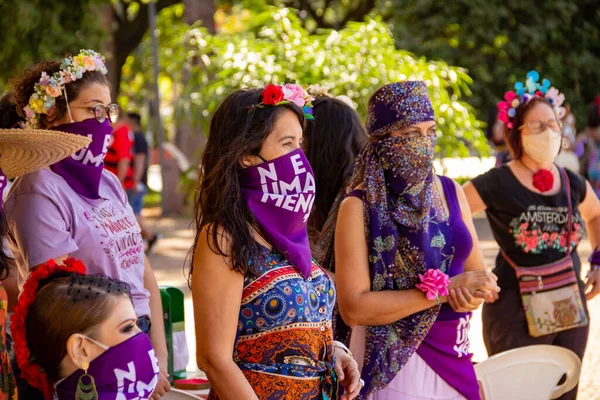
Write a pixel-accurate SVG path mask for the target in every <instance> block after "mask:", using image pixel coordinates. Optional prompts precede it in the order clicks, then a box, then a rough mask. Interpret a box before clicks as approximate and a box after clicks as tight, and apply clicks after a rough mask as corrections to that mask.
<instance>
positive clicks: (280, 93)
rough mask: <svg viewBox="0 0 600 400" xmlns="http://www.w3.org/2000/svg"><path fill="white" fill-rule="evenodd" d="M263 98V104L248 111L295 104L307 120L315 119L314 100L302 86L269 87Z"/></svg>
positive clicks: (293, 84)
mask: <svg viewBox="0 0 600 400" xmlns="http://www.w3.org/2000/svg"><path fill="white" fill-rule="evenodd" d="M262 96H263V97H262V102H260V103H258V104H257V105H256V106H250V107H248V109H249V110H252V109H253V108H254V107H258V108H263V107H264V106H279V105H282V104H290V103H294V104H295V105H297V106H298V107H300V108H302V111H303V112H304V116H305V117H306V119H311V120H312V119H315V117H314V116H313V105H312V101H313V100H314V99H313V98H312V96H310V95H309V94H308V93H307V92H306V91H305V90H304V89H303V88H302V86H300V85H297V84H295V83H286V84H285V85H267V87H265V90H263V92H262Z"/></svg>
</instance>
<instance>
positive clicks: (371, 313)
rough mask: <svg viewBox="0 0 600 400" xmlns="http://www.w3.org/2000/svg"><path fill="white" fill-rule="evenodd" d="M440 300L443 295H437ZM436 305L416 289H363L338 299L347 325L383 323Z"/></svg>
mask: <svg viewBox="0 0 600 400" xmlns="http://www.w3.org/2000/svg"><path fill="white" fill-rule="evenodd" d="M440 300H441V301H442V302H446V298H444V297H441V298H440ZM435 305H436V300H428V299H427V297H425V294H424V293H423V292H421V291H420V290H418V289H408V290H383V291H378V292H365V293H362V294H360V295H358V296H356V298H354V299H352V300H348V299H344V301H343V302H342V301H340V302H339V307H340V312H341V314H342V318H343V319H344V321H345V322H346V324H348V325H349V326H366V325H369V326H374V325H387V324H391V323H393V322H396V321H398V320H400V319H402V318H406V317H408V316H409V315H412V314H415V313H417V312H420V311H423V310H426V309H428V308H431V307H433V306H435Z"/></svg>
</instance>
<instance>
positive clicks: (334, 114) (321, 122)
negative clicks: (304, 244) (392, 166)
mask: <svg viewBox="0 0 600 400" xmlns="http://www.w3.org/2000/svg"><path fill="white" fill-rule="evenodd" d="M313 106H314V108H313V113H314V117H315V119H314V121H309V122H308V123H307V126H306V130H305V131H304V144H303V148H304V151H305V153H306V158H308V161H309V162H310V165H311V167H312V169H313V172H314V174H315V184H316V191H317V197H316V199H315V204H314V207H313V210H312V213H311V215H310V218H309V220H308V226H309V230H310V231H311V232H319V231H320V230H321V229H322V228H323V224H324V223H325V221H326V220H327V216H328V214H329V210H330V209H331V206H332V205H333V202H334V200H335V198H336V197H337V195H338V193H339V192H340V190H342V188H343V187H344V186H345V185H346V183H347V182H348V179H349V178H350V176H351V175H352V168H353V166H354V160H355V159H356V157H357V156H358V154H359V153H360V151H361V150H362V149H363V147H364V146H365V144H366V143H367V132H366V130H365V128H364V126H363V124H362V122H361V121H360V118H359V117H358V114H357V113H356V111H355V110H354V109H353V108H352V107H350V106H349V105H348V104H346V103H344V102H343V101H341V100H339V99H335V98H331V97H318V98H317V99H315V100H314V101H313Z"/></svg>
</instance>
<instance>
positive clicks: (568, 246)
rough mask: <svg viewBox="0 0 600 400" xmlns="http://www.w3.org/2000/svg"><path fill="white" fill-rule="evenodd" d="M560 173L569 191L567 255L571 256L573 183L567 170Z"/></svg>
mask: <svg viewBox="0 0 600 400" xmlns="http://www.w3.org/2000/svg"><path fill="white" fill-rule="evenodd" d="M559 171H560V175H561V176H562V178H563V183H564V184H565V187H566V189H567V206H568V207H569V211H568V212H569V214H568V215H567V232H568V235H569V236H568V237H567V255H571V236H572V233H573V224H572V223H571V222H572V218H573V202H572V200H571V182H570V181H569V174H567V170H566V169H564V168H559Z"/></svg>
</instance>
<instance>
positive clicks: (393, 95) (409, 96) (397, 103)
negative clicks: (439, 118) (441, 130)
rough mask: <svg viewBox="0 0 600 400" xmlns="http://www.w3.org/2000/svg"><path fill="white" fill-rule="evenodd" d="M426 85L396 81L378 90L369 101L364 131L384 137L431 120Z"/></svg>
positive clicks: (431, 112)
mask: <svg viewBox="0 0 600 400" xmlns="http://www.w3.org/2000/svg"><path fill="white" fill-rule="evenodd" d="M433 118H434V114H433V106H432V105H431V101H430V100H429V94H428V92H427V86H426V85H425V82H421V81H406V82H397V83H391V84H389V85H385V86H384V87H382V88H381V89H379V90H378V91H377V92H375V94H374V95H373V97H371V100H370V101H369V112H368V115H367V132H369V135H371V136H377V137H381V136H386V135H389V134H390V133H392V132H394V131H396V130H400V129H404V128H406V127H407V126H410V125H414V124H418V123H420V122H425V121H433Z"/></svg>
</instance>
